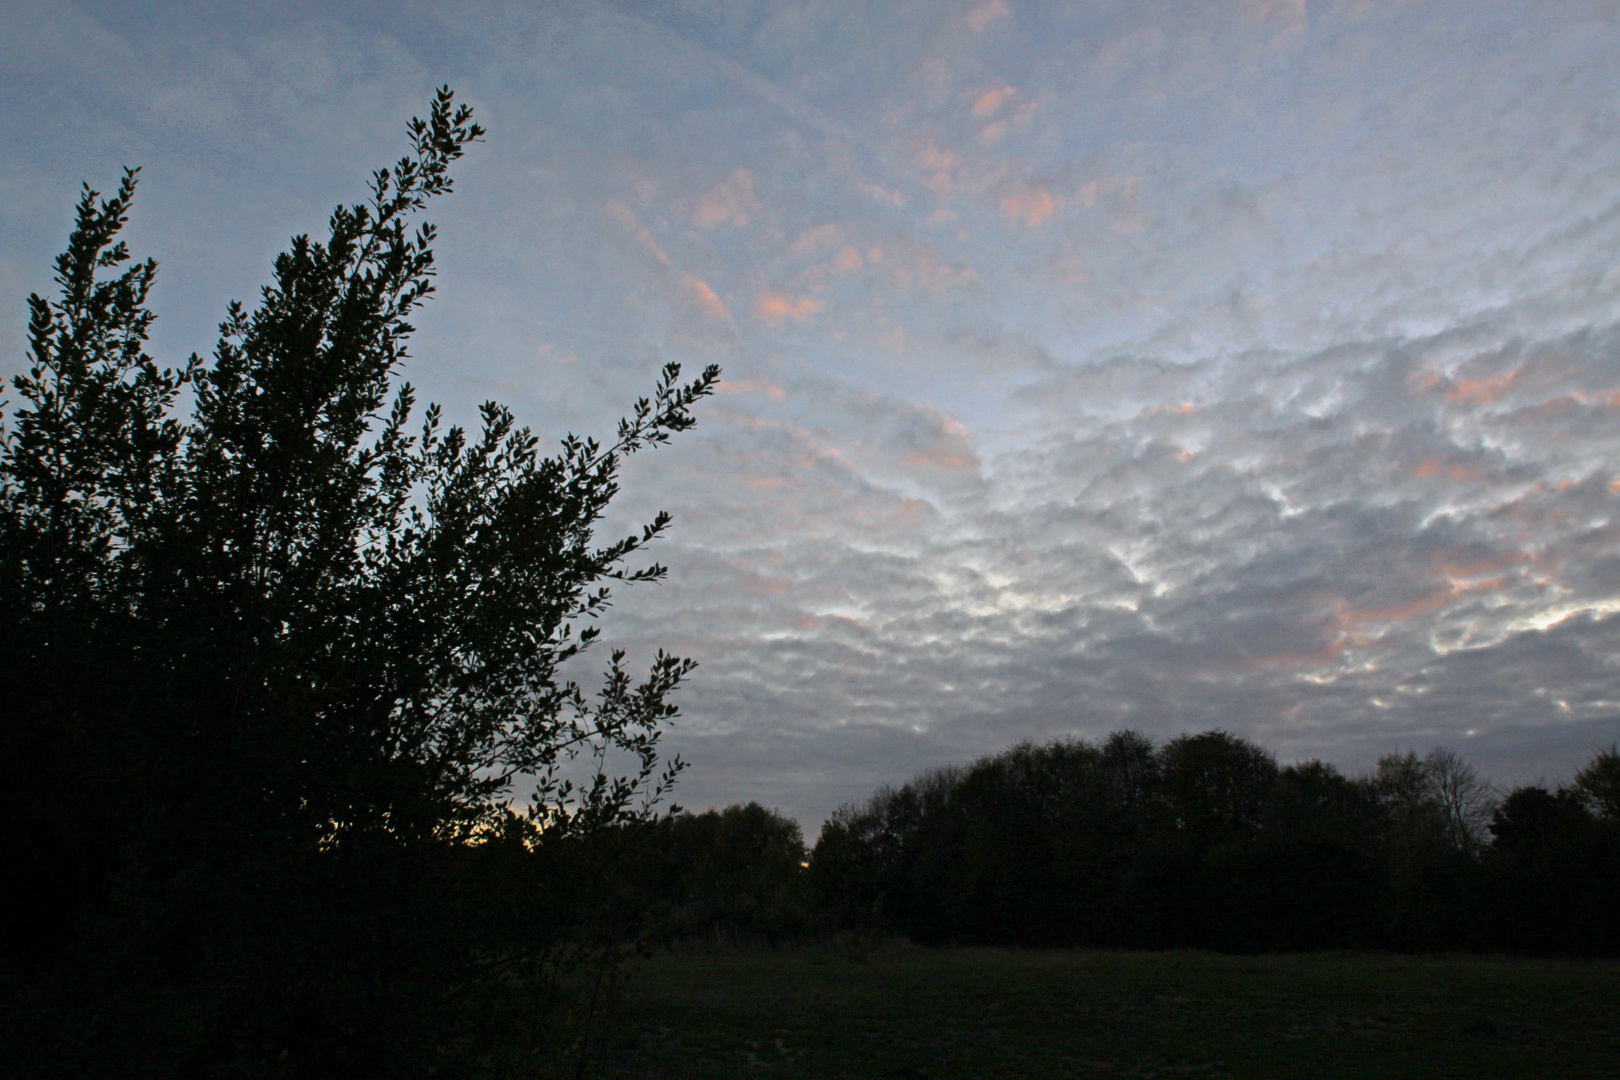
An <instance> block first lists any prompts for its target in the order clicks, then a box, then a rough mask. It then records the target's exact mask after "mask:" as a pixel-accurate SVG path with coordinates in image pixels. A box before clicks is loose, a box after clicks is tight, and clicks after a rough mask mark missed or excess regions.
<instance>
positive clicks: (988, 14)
mask: <svg viewBox="0 0 1620 1080" xmlns="http://www.w3.org/2000/svg"><path fill="white" fill-rule="evenodd" d="M1011 15H1012V7H1011V5H1009V4H1008V3H1007V0H990V2H989V3H987V4H980V5H979V6H978V7H976V8H974V9H973V10H972V11H970V12H968V17H967V24H968V26H969V27H970V28H971V29H972V30H973V32H974V33H975V34H982V33H984V28H985V27H987V26H989V25H990V24H991V23H993V22H996V21H998V20H1001V19H1005V18H1008V17H1009V16H1011Z"/></svg>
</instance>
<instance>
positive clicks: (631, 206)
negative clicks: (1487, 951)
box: [0, 0, 1620, 839]
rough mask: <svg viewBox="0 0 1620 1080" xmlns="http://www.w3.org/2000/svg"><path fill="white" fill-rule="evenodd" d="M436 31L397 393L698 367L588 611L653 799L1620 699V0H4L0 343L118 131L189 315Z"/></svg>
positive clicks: (1276, 739)
mask: <svg viewBox="0 0 1620 1080" xmlns="http://www.w3.org/2000/svg"><path fill="white" fill-rule="evenodd" d="M444 83H449V84H451V85H452V86H453V87H454V89H455V90H456V92H457V95H458V97H459V98H460V99H461V100H463V101H465V102H467V103H470V104H471V105H472V106H473V107H474V109H475V111H476V118H477V119H478V120H479V121H480V122H481V123H483V124H484V125H485V126H486V127H487V128H488V129H489V134H488V138H487V140H486V141H485V142H484V143H483V144H481V145H479V146H477V147H475V148H474V149H473V150H472V152H471V153H469V154H468V156H467V157H466V158H465V159H464V160H463V161H462V162H461V163H460V167H459V169H458V172H457V187H456V192H455V194H454V195H453V196H451V197H450V198H448V199H446V200H443V201H441V202H437V203H435V204H434V205H433V206H432V208H431V212H430V214H429V217H430V219H431V220H433V221H434V222H435V223H436V224H437V225H438V227H439V243H438V246H437V253H438V256H439V270H440V277H439V279H438V293H437V295H436V296H435V297H434V299H433V300H432V301H431V303H430V304H429V305H428V307H427V308H426V309H425V310H424V311H422V312H421V313H420V317H419V318H417V319H415V320H414V322H415V323H416V325H417V326H418V328H419V331H418V333H417V335H416V338H415V339H414V344H413V346H412V353H413V357H414V358H413V360H412V361H411V364H410V367H409V368H408V370H407V372H406V374H407V377H408V378H409V379H410V380H411V381H412V382H413V383H414V384H416V385H417V386H418V387H419V389H420V391H421V395H422V397H423V399H426V400H436V401H440V402H442V403H443V404H444V406H445V410H446V413H447V415H448V416H449V418H451V419H453V420H460V421H462V422H473V421H475V419H476V409H477V406H478V404H479V403H480V402H482V401H484V400H487V399H495V400H498V401H501V402H504V403H506V404H508V405H510V406H512V407H513V408H514V409H515V410H516V412H517V413H518V415H519V417H520V418H521V419H522V421H523V422H525V423H527V424H529V425H530V426H532V427H533V428H534V430H535V431H536V432H537V433H538V434H540V435H541V436H542V437H543V438H545V439H546V440H548V441H549V440H553V439H557V438H560V437H561V436H562V435H564V434H565V433H567V432H570V431H572V432H576V433H579V434H581V435H589V434H604V435H605V434H610V433H611V431H612V428H613V426H614V424H615V423H616V421H617V418H618V417H619V416H621V415H623V414H624V413H625V412H626V411H627V410H628V409H629V407H630V405H631V404H632V403H633V401H634V399H635V398H636V397H638V396H640V395H642V394H644V393H646V392H647V391H648V390H650V388H651V386H652V385H653V382H654V380H655V378H656V376H657V373H658V371H659V369H660V368H661V367H662V366H663V365H664V364H665V363H667V362H670V361H676V362H679V363H681V364H682V365H685V366H686V369H687V370H688V372H689V373H695V372H696V371H697V370H699V369H701V367H702V366H703V365H705V364H708V363H718V364H720V365H721V367H722V368H723V372H724V374H723V379H724V381H723V383H722V384H721V386H720V388H719V392H718V393H717V394H716V395H715V396H714V397H713V398H711V399H709V400H707V401H705V402H704V403H703V404H701V405H700V406H699V408H698V410H697V412H698V417H699V424H698V427H697V428H696V429H694V430H693V431H691V432H688V433H685V434H683V435H681V436H679V437H678V438H677V439H676V440H675V441H674V442H673V443H672V444H671V445H670V446H668V447H664V448H660V449H658V450H657V451H655V452H652V453H647V454H643V455H640V456H638V457H636V458H635V459H633V460H632V462H631V463H630V465H629V467H628V468H627V469H626V472H625V474H624V489H623V493H622V495H621V497H620V499H619V501H618V502H617V503H616V504H615V506H614V509H613V512H612V519H611V520H610V521H608V522H606V523H605V525H604V535H611V534H614V533H617V532H623V531H629V530H631V529H633V528H635V527H636V526H637V525H638V524H639V523H641V522H642V521H644V520H646V519H647V518H649V517H650V516H651V515H652V514H653V513H655V512H656V511H657V510H659V509H667V510H669V511H670V512H671V513H672V514H673V515H674V519H675V522H674V526H673V528H672V531H671V533H670V534H669V536H668V538H667V539H665V540H663V541H660V543H659V546H658V548H657V550H656V552H655V556H656V558H657V559H658V560H659V561H660V562H662V563H663V564H665V565H666V566H667V567H668V568H669V577H668V580H667V581H665V582H663V583H662V584H659V585H656V586H638V587H636V588H635V589H633V590H630V591H629V592H626V593H624V594H622V595H620V596H619V597H618V600H617V603H616V606H615V607H614V609H613V611H612V612H611V613H610V615H609V617H608V619H607V621H606V623H605V624H604V633H605V636H606V637H607V639H609V640H610V641H612V642H614V643H616V644H620V645H623V646H625V647H627V648H628V649H629V650H630V653H631V658H632V661H635V660H640V661H642V662H644V663H645V662H650V660H651V657H652V655H653V653H654V651H655V650H656V649H658V648H660V647H663V648H666V649H669V650H671V651H673V652H676V653H679V654H682V655H686V656H690V657H692V658H694V659H696V660H697V661H698V662H699V664H700V665H701V666H700V667H699V669H698V670H697V672H696V673H695V674H694V675H693V676H692V677H691V679H690V681H689V682H688V683H687V684H686V686H685V688H684V689H683V690H682V691H681V695H680V703H681V706H682V715H681V717H680V718H679V719H678V720H677V721H676V722H675V723H674V725H673V726H672V728H671V729H670V732H669V734H668V736H667V737H666V744H665V745H666V746H667V748H668V749H669V750H670V751H671V752H675V751H678V752H679V753H680V754H681V755H682V756H683V757H685V758H686V759H687V760H689V761H690V762H691V768H690V769H689V770H688V772H687V773H686V774H685V776H684V778H683V780H682V783H681V786H680V788H679V791H678V801H679V802H680V803H681V804H683V805H686V806H689V807H694V808H699V809H701V808H704V807H707V806H711V805H713V806H723V805H726V804H729V803H732V802H737V801H747V800H751V799H752V800H758V801H760V802H762V803H764V804H765V805H767V806H772V807H777V808H780V809H781V810H782V811H783V812H785V813H788V814H790V815H792V816H793V817H795V818H796V819H798V820H799V821H800V822H801V823H802V824H803V825H804V827H805V830H806V832H807V835H808V836H809V838H811V839H813V838H814V836H815V834H816V831H817V829H818V828H819V825H820V822H821V820H822V819H823V818H824V817H825V816H826V815H827V814H828V813H829V812H831V810H832V809H833V808H834V807H835V806H836V805H838V804H840V803H842V802H844V801H846V800H849V799H857V798H862V797H864V796H866V795H867V794H869V793H870V792H871V791H872V790H873V789H874V788H875V787H876V786H877V785H879V784H883V783H896V782H900V781H903V780H905V779H906V778H907V777H909V776H911V775H912V774H913V773H915V772H917V771H918V770H920V769H924V768H928V767H932V766H936V765H941V764H947V763H953V762H957V763H960V762H965V761H968V760H971V759H972V758H975V757H978V756H980V755H983V754H987V753H992V752H995V751H998V750H1000V749H1002V748H1005V747H1006V746H1008V745H1010V744H1012V743H1014V742H1016V741H1018V740H1022V739H1032V740H1036V741H1044V740H1048V739H1052V738H1059V737H1078V738H1087V739H1095V738H1098V737H1100V736H1103V735H1105V734H1106V733H1108V732H1110V731H1114V730H1118V729H1120V728H1127V727H1129V728H1135V729H1138V730H1140V731H1142V732H1145V733H1147V734H1149V735H1151V736H1153V737H1154V738H1156V739H1164V738H1168V737H1172V736H1174V735H1176V734H1180V733H1183V732H1191V731H1202V730H1206V729H1209V728H1217V727H1218V728H1224V729H1226V730H1228V731H1232V732H1235V733H1238V734H1242V735H1244V736H1247V737H1250V738H1253V739H1255V740H1258V741H1259V742H1261V743H1263V744H1264V745H1265V746H1267V747H1268V748H1269V749H1271V750H1272V751H1273V752H1275V753H1276V754H1277V755H1278V757H1279V758H1280V759H1281V760H1283V761H1284V762H1288V761H1293V760H1299V759H1304V758H1311V757H1319V758H1322V759H1324V760H1327V761H1330V762H1333V763H1335V764H1337V765H1339V766H1340V767H1341V768H1343V769H1345V770H1347V771H1349V772H1352V773H1354V772H1357V771H1360V770H1364V769H1366V768H1368V767H1369V766H1370V765H1371V764H1372V763H1373V762H1374V761H1375V760H1376V758H1377V757H1378V756H1379V755H1381V754H1385V753H1388V752H1391V751H1400V750H1406V749H1417V750H1419V751H1422V750H1424V749H1427V748H1428V747H1431V746H1434V745H1438V744H1443V745H1447V746H1451V747H1453V748H1455V749H1457V750H1459V751H1460V752H1462V753H1463V754H1464V755H1465V756H1466V757H1467V758H1468V759H1469V760H1470V761H1472V762H1473V763H1474V764H1475V766H1476V767H1477V768H1478V769H1479V770H1480V771H1481V772H1482V773H1483V774H1485V775H1487V776H1489V777H1491V778H1493V779H1495V780H1496V781H1497V782H1498V783H1500V784H1504V785H1507V784H1514V783H1524V782H1534V781H1538V780H1546V781H1549V782H1556V781H1558V780H1561V779H1567V778H1568V777H1569V775H1570V774H1571V773H1573V772H1574V771H1575V770H1576V769H1577V768H1579V767H1580V765H1581V764H1582V763H1583V762H1584V761H1585V760H1586V759H1587V758H1589V757H1590V755H1591V754H1592V752H1593V751H1594V750H1596V749H1598V748H1600V747H1606V746H1608V745H1609V744H1610V743H1612V742H1614V741H1615V740H1616V739H1620V430H1617V427H1616V422H1617V420H1620V321H1617V315H1620V307H1617V301H1620V271H1617V269H1616V263H1615V257H1614V256H1615V253H1616V252H1620V5H1617V4H1615V3H1614V2H1613V0H1609V2H1582V0H1549V2H1542V3H1532V2H1528V0H1523V2H1521V0H1465V2H1445V0H1342V2H1317V0H1219V2H1201V0H1175V2H1163V3H1154V2H1149V0H1119V2H1114V0H1072V2H1062V0H1053V2H1048V3H1036V2H1033V0H928V2H906V0H891V2H884V3H858V2H855V0H849V2H840V3H828V2H819V3H807V2H800V0H703V2H698V0H689V2H688V0H639V2H636V3H628V2H617V3H616V2H611V0H599V2H588V0H570V2H567V3H544V2H533V0H531V2H526V3H493V2H479V0H463V2H451V3H432V4H428V3H416V2H409V0H406V2H389V3H386V4H383V3H376V4H362V3H354V4H343V3H305V4H300V3H291V2H288V3H277V2H274V0H268V2H265V3H258V4H254V5H214V4H195V5H193V4H185V3H149V4H142V3H118V4H111V3H108V4H94V3H73V2H68V0H51V2H49V3H30V2H27V0H21V2H19V0H12V2H9V3H7V4H5V5H3V6H0V86H3V87H4V90H5V92H6V96H7V98H8V100H10V101H11V102H12V106H11V107H10V108H9V109H7V110H5V112H4V113H3V114H0V145H4V146H5V147H7V151H6V153H5V154H4V155H3V156H0V300H3V302H4V305H5V308H4V310H5V311H7V312H9V313H10V314H9V317H8V318H6V319H4V320H0V372H4V373H7V374H9V373H11V372H14V371H17V370H20V369H21V367H22V365H23V363H24V359H23V358H24V352H25V343H24V340H23V329H24V326H25V318H26V315H25V305H24V300H25V298H26V296H27V295H28V294H29V293H30V292H34V291H38V292H41V293H47V292H49V291H50V286H51V283H50V259H51V258H52V256H53V255H54V254H55V253H56V252H57V251H59V250H60V249H61V247H62V244H63V241H64V240H65V238H66V235H67V232H68V229H69V227H70V224H71V214H72V207H73V203H74V200H75V196H76V191H77V189H78V186H79V184H80V183H81V182H89V183H90V184H91V185H92V186H93V187H96V188H98V189H100V190H103V191H106V190H109V189H111V188H112V187H113V186H114V185H115V184H116V181H117V177H118V175H119V170H120V169H121V168H122V167H123V166H124V165H140V166H141V167H142V173H141V178H142V179H141V187H140V190H139V193H138V195H137V197H136V203H135V209H134V215H133V219H132V221H131V224H130V227H129V229H128V230H127V236H128V238H129V240H130V243H131V247H132V249H133V250H134V252H135V253H136V254H137V255H140V256H143V257H144V256H146V255H151V256H153V257H155V258H156V259H157V260H158V262H159V264H160V270H159V282H158V288H157V291H156V294H155V299H154V307H155V309H156V310H157V311H158V312H159V320H158V323H157V325H156V328H155V332H154V337H153V351H154V354H155V355H156V356H158V357H159V359H161V360H164V361H168V362H178V361H180V360H182V359H183V358H184V357H185V356H186V355H188V354H189V353H190V352H192V351H194V350H195V351H199V352H202V353H204V354H206V353H207V351H208V350H209V349H210V348H211V346H212V341H213V337H214V326H215V324H216V323H217V321H218V320H219V319H220V318H221V316H222V314H223V312H224V310H225V305H226V303H227V302H228V301H229V300H231V299H233V298H242V299H245V300H251V299H252V298H253V297H254V296H255V295H256V293H257V290H258V288H259V287H260V285H261V284H263V283H264V282H265V281H266V280H267V271H268V268H269V264H270V260H271V259H272V258H273V257H274V255H275V253H276V252H278V251H279V250H281V249H282V248H283V247H284V246H285V244H286V241H287V239H288V237H290V236H291V235H293V234H295V233H303V232H310V233H316V234H319V232H320V231H321V229H322V227H323V226H324V223H325V220H326V216H327V214H328V213H329V212H330V210H331V208H332V207H333V206H334V205H336V204H338V203H340V202H352V201H356V200H359V199H361V198H363V196H364V181H365V179H366V177H367V176H368V174H369V172H370V171H371V170H372V169H374V168H376V167H379V166H381V165H384V164H386V163H388V162H391V161H392V160H394V159H395V158H397V157H398V156H399V155H400V154H401V153H402V152H403V151H404V148H405V141H404V125H405V123H406V121H407V120H408V119H409V118H410V117H411V116H412V115H416V114H421V113H425V111H426V105H427V101H428V99H429V96H430V94H431V92H432V90H433V88H434V87H436V86H438V85H440V84H444ZM604 659H605V658H604Z"/></svg>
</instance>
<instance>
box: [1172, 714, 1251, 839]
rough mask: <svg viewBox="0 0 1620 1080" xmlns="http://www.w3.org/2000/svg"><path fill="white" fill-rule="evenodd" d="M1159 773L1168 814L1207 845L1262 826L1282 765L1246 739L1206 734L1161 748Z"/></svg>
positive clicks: (1189, 834)
mask: <svg viewBox="0 0 1620 1080" xmlns="http://www.w3.org/2000/svg"><path fill="white" fill-rule="evenodd" d="M1159 771H1160V776H1161V778H1162V779H1161V785H1162V791H1163V793H1164V799H1165V810H1166V813H1168V814H1169V815H1170V819H1171V821H1172V823H1173V825H1174V827H1175V829H1176V830H1178V831H1181V832H1184V833H1186V834H1187V835H1188V836H1189V837H1191V838H1194V840H1195V842H1196V843H1200V844H1202V843H1208V842H1210V841H1213V840H1214V839H1216V838H1218V837H1219V836H1220V835H1222V834H1224V833H1228V832H1232V831H1248V830H1252V829H1254V828H1256V827H1257V826H1258V825H1259V823H1260V820H1261V817H1262V815H1263V814H1264V809H1265V805H1266V801H1267V799H1268V798H1269V796H1270V793H1271V785H1272V783H1273V782H1274V781H1275V780H1276V778H1277V762H1276V759H1274V758H1273V757H1272V756H1271V755H1270V754H1269V753H1267V752H1266V751H1265V750H1263V749H1262V748H1260V747H1259V746H1256V745H1255V744H1254V743H1251V742H1249V741H1248V740H1246V739H1242V738H1240V737H1238V736H1236V735H1232V734H1229V733H1227V732H1225V731H1206V732H1203V733H1201V734H1198V735H1182V736H1180V737H1178V738H1175V739H1172V740H1170V741H1169V742H1168V743H1166V744H1165V745H1164V746H1163V747H1161V748H1160V750H1159Z"/></svg>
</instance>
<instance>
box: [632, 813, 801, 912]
mask: <svg viewBox="0 0 1620 1080" xmlns="http://www.w3.org/2000/svg"><path fill="white" fill-rule="evenodd" d="M649 841H650V843H651V845H652V848H653V851H654V862H655V864H657V865H658V867H659V871H660V873H659V876H660V877H661V879H662V880H663V882H664V884H663V885H662V886H660V891H661V892H662V893H663V896H662V897H661V898H660V899H661V900H662V901H663V903H664V905H665V906H666V907H667V910H665V911H664V913H663V916H662V923H661V925H660V926H659V927H658V929H659V930H660V931H661V932H662V933H664V934H667V935H669V936H671V937H677V938H704V937H707V938H719V939H724V940H728V941H733V942H741V943H748V942H758V941H770V942H775V941H779V940H782V939H784V938H786V937H789V936H792V935H797V934H803V933H805V932H807V930H808V929H809V919H810V913H809V907H808V900H807V896H806V885H805V870H804V863H805V857H806V851H805V846H804V834H803V833H802V832H801V831H800V829H799V823H798V822H796V821H794V820H793V819H792V818H789V817H786V816H785V815H783V814H781V813H780V812H778V811H775V810H770V809H767V808H766V807H763V806H761V805H760V804H759V803H757V802H751V803H748V804H746V805H742V804H738V805H734V806H728V807H726V808H725V809H724V810H708V811H705V812H703V813H701V814H678V815H675V816H672V817H668V818H665V819H664V820H662V821H660V822H659V823H658V824H657V826H656V827H655V829H654V831H653V832H652V834H651V835H650V836H649Z"/></svg>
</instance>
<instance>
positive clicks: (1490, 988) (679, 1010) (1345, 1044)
mask: <svg viewBox="0 0 1620 1080" xmlns="http://www.w3.org/2000/svg"><path fill="white" fill-rule="evenodd" d="M614 1014H615V1015H614V1017H613V1020H612V1028H611V1030H610V1031H609V1033H608V1038H607V1039H606V1041H605V1044H604V1047H605V1049H606V1051H607V1053H606V1058H605V1060H603V1061H602V1062H601V1063H600V1064H599V1065H596V1066H595V1067H593V1068H592V1069H591V1070H590V1075H593V1076H617V1077H637V1078H649V1080H650V1078H657V1077H666V1078H670V1080H674V1078H679V1077H693V1078H700V1077H717V1078H719V1077H804V1078H821V1077H828V1078H831V1077H837V1078H839V1080H862V1078H872V1080H880V1078H902V1077H905V1078H918V1080H921V1078H930V1080H932V1078H944V1077H963V1078H966V1077H974V1078H988V1077H1070V1076H1073V1077H1113V1076H1120V1077H1127V1076H1128V1077H1155V1076H1162V1077H1170V1076H1177V1077H1179V1076H1191V1077H1244V1078H1248V1077H1312V1078H1317V1077H1379V1078H1390V1077H1452V1076H1454V1077H1470V1078H1481V1077H1504V1078H1506V1077H1512V1078H1522V1077H1620V964H1617V963H1613V962H1581V961H1549V960H1521V959H1492V958H1476V957H1410V956H1391V955H1382V954H1379V955H1365V954H1354V955H1337V954H1317V955H1307V956H1221V955H1212V954H1208V953H1126V952H1087V951H1078V950H1076V951H1054V952H1024V951H1012V950H995V949H942V950H925V949H909V948H891V949H880V950H875V951H872V952H870V953H869V954H864V955H863V954H859V953H855V952H851V951H848V950H844V951H839V950H834V949H825V950H788V951H781V952H757V953H710V954H703V953H698V952H682V953H676V954H664V955H660V956H656V957H654V958H652V959H651V960H648V961H645V962H643V963H641V964H639V965H636V966H635V967H634V968H633V970H632V972H631V974H630V976H629V980H628V983H627V986H626V990H625V993H624V996H623V999H622V1001H621V1003H620V1005H619V1007H618V1008H617V1009H615V1010H614ZM592 1056H593V1057H594V1055H592Z"/></svg>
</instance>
